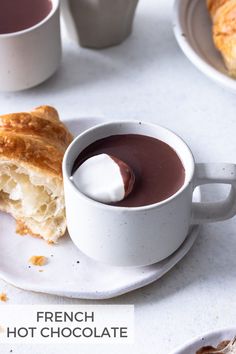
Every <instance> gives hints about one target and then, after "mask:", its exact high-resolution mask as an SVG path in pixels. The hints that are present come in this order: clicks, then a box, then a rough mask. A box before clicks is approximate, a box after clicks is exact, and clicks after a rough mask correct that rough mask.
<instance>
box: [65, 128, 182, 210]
mask: <svg viewBox="0 0 236 354" xmlns="http://www.w3.org/2000/svg"><path fill="white" fill-rule="evenodd" d="M101 153H105V154H108V155H112V156H115V157H117V158H118V159H120V160H122V161H124V162H126V163H127V164H128V165H129V166H130V167H131V168H132V169H133V171H134V173H135V178H136V179H135V185H134V189H133V191H132V192H131V194H130V195H129V196H128V197H127V198H125V199H124V200H122V201H121V202H118V203H113V204H112V205H115V206H124V207H138V206H144V205H149V204H154V203H158V202H161V201H162V200H165V199H167V198H169V197H170V196H171V195H173V194H175V193H176V192H177V191H178V190H179V189H180V188H181V187H182V185H183V184H184V180H185V169H184V166H183V164H182V162H181V160H180V158H179V157H178V155H177V153H176V152H175V151H174V150H173V149H172V148H171V147H170V146H169V145H167V144H166V143H164V142H163V141H160V140H158V139H155V138H151V137H148V136H144V135H136V134H125V135H113V136H110V137H108V138H104V139H101V140H98V141H96V142H94V143H93V144H91V145H89V146H88V147H87V148H86V149H85V150H83V151H82V152H81V154H80V155H79V156H78V158H77V159H76V161H75V164H74V166H73V170H72V173H73V172H74V171H75V170H76V169H77V168H78V167H79V166H80V165H81V164H82V163H83V162H84V161H85V160H87V159H88V158H90V157H92V156H94V155H98V154H101ZM104 173H105V171H104Z"/></svg>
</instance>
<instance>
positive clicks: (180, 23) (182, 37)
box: [173, 0, 236, 93]
mask: <svg viewBox="0 0 236 354" xmlns="http://www.w3.org/2000/svg"><path fill="white" fill-rule="evenodd" d="M173 30H174V34H175V37H176V40H177V42H178V44H179V46H180V48H181V49H182V51H183V52H184V54H185V55H186V56H187V57H188V59H189V60H190V61H191V62H192V63H193V64H194V65H195V66H196V67H197V68H198V69H199V70H200V71H202V72H203V74H205V75H206V76H208V77H209V78H210V79H212V80H214V81H215V82H217V83H218V84H219V85H221V86H223V87H224V88H227V89H229V90H231V92H234V93H236V80H234V79H232V78H231V77H230V76H229V75H228V73H227V70H226V68H225V65H224V62H223V59H222V57H221V55H220V53H219V52H218V51H217V50H216V48H215V47H214V43H213V40H212V34H211V31H212V23H211V19H210V16H209V13H208V10H207V7H206V0H175V4H174V17H173Z"/></svg>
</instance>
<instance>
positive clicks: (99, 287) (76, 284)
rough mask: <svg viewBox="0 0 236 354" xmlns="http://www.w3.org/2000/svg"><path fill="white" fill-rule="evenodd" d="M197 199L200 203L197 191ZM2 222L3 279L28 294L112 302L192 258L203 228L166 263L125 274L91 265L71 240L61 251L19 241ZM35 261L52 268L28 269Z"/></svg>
mask: <svg viewBox="0 0 236 354" xmlns="http://www.w3.org/2000/svg"><path fill="white" fill-rule="evenodd" d="M194 199H195V201H200V199H201V197H200V190H199V189H198V190H196V192H195V197H194ZM0 219H1V229H0V277H1V278H2V279H4V280H5V281H6V282H9V283H10V284H12V285H15V286H16V287H19V288H22V289H25V290H32V291H36V292H42V293H48V294H54V295H59V296H66V297H73V298H81V299H108V298H112V297H115V296H118V295H121V294H124V293H127V292H130V291H132V290H134V289H138V288H141V287H143V286H145V285H147V284H150V283H152V282H154V281H155V280H157V279H159V278H160V277H162V276H163V275H164V274H165V273H166V272H168V271H169V270H170V269H171V268H172V267H174V266H175V264H176V263H178V262H179V261H180V260H181V259H182V258H183V257H184V256H185V255H186V253H188V251H189V250H190V248H191V247H192V245H193V243H194V241H195V240H196V238H197V235H198V232H199V226H194V227H193V228H192V229H191V231H190V232H189V234H188V236H187V238H186V240H185V241H184V243H183V244H182V246H181V247H180V248H179V249H178V250H177V251H176V252H175V253H174V254H173V255H171V256H170V257H168V258H167V259H165V260H164V261H162V262H159V263H157V264H154V265H152V266H148V267H139V268H129V267H128V268H126V267H113V266H108V265H104V264H101V263H98V262H96V261H93V260H92V259H90V258H88V257H87V256H85V255H84V254H82V253H81V252H80V251H79V250H78V249H77V248H76V247H75V246H74V244H73V243H72V241H71V240H70V238H69V236H68V235H67V236H66V237H64V238H63V239H61V240H60V242H59V243H58V245H53V246H49V245H48V244H47V243H45V242H44V241H43V240H41V239H37V238H33V237H30V236H19V235H17V234H16V233H15V222H14V220H13V219H12V218H11V217H10V216H9V215H7V214H3V213H0ZM173 237H174V235H173ZM33 255H43V256H46V257H48V259H49V262H48V264H47V265H45V266H44V267H43V268H41V267H35V266H31V267H30V268H29V263H28V260H29V258H30V257H31V256H33ZM78 262H79V263H78ZM39 269H43V272H39Z"/></svg>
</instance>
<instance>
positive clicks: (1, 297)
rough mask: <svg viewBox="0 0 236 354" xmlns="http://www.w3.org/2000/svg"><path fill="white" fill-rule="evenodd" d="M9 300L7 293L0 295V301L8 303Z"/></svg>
mask: <svg viewBox="0 0 236 354" xmlns="http://www.w3.org/2000/svg"><path fill="white" fill-rule="evenodd" d="M7 300H8V297H7V294H6V293H4V292H3V293H0V301H2V302H6V301H7Z"/></svg>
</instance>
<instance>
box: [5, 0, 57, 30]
mask: <svg viewBox="0 0 236 354" xmlns="http://www.w3.org/2000/svg"><path fill="white" fill-rule="evenodd" d="M51 10H52V2H51V0H5V1H0V34H6V33H13V32H18V31H22V30H24V29H27V28H30V27H33V26H34V25H36V24H37V23H39V22H41V21H42V20H43V19H44V18H45V17H46V16H47V15H48V14H49V12H50V11H51Z"/></svg>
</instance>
